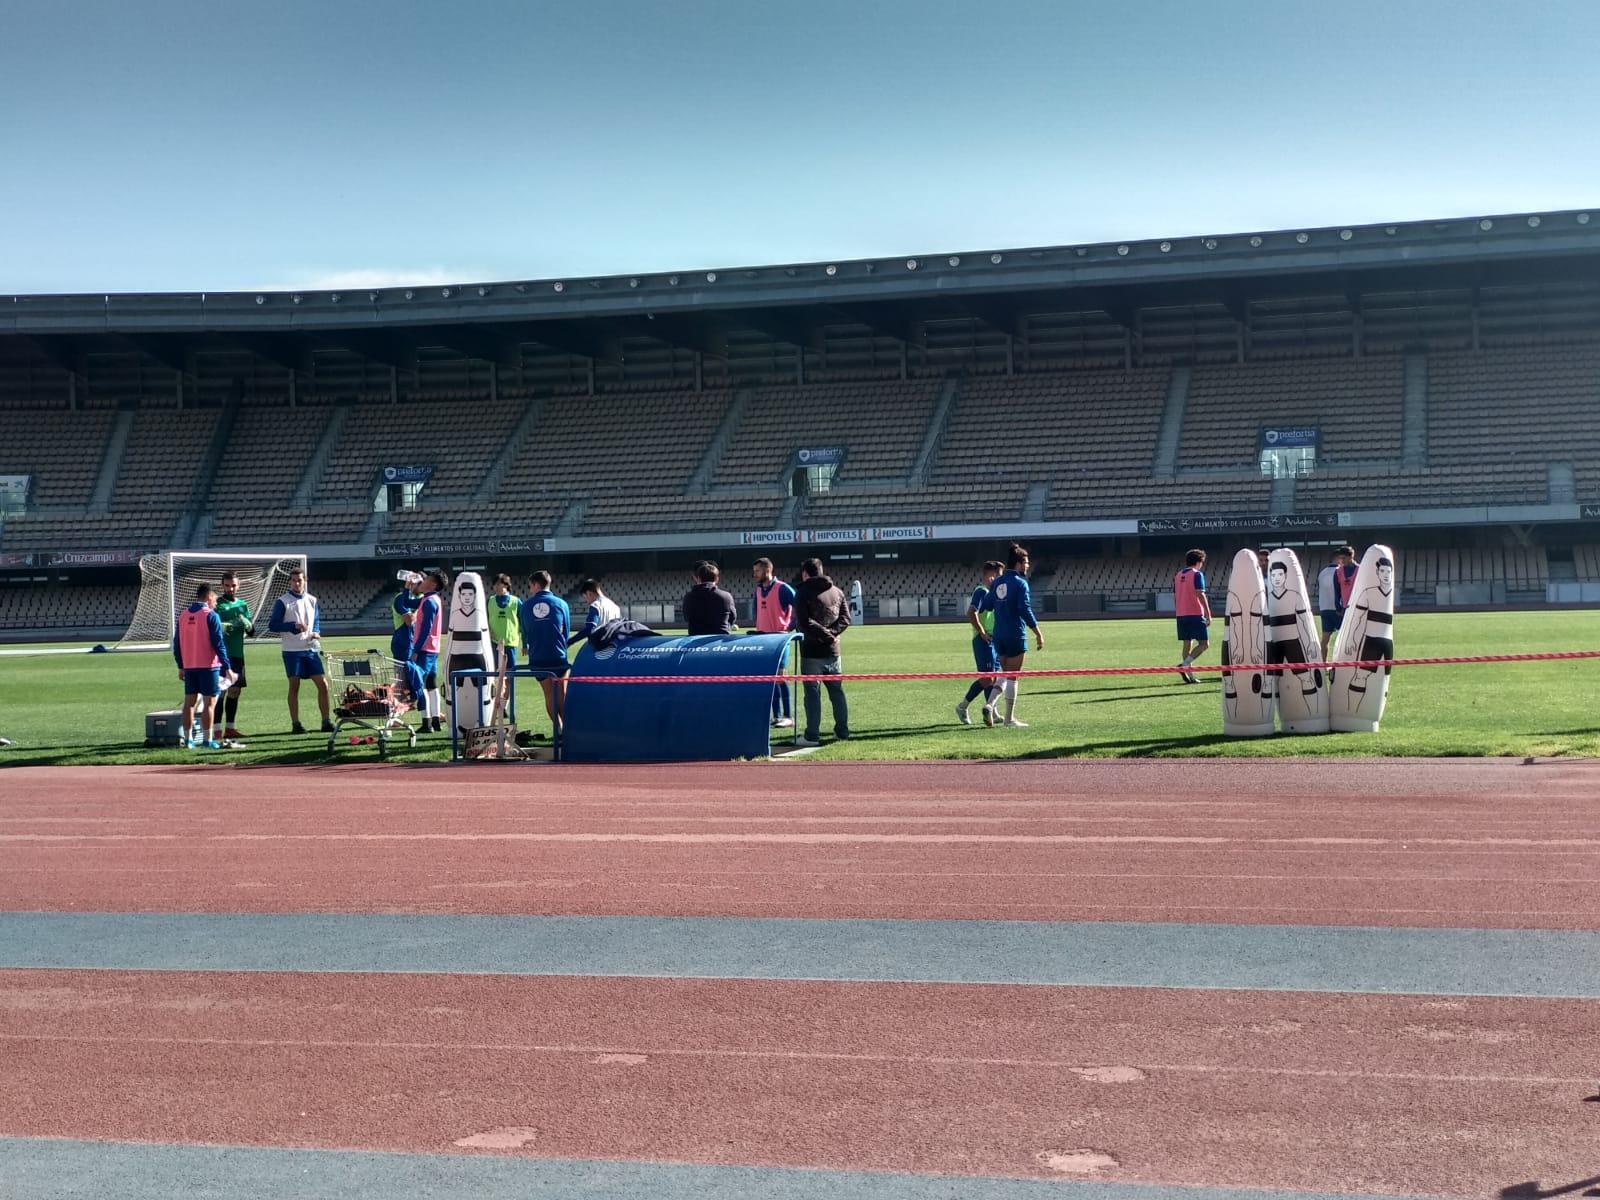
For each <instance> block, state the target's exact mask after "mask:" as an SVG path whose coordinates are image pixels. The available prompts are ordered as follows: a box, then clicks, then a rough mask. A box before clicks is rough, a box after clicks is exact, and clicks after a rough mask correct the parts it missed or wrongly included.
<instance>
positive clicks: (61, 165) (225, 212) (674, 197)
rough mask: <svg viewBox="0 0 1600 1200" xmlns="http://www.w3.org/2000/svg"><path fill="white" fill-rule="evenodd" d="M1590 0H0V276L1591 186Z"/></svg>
mask: <svg viewBox="0 0 1600 1200" xmlns="http://www.w3.org/2000/svg"><path fill="white" fill-rule="evenodd" d="M1597 113H1600V4H1597V3H1595V2H1594V0H1534V2H1532V3H1525V4H1512V3H1509V2H1506V3H1488V2H1485V0H1454V2H1452V3H1443V2H1436V0H1384V2H1381V3H1380V2H1377V0H1339V2H1338V3H1332V2H1329V0H1316V2H1307V0H1121V2H1120V3H1117V2H1112V3H1106V2H1105V0H1094V2H1082V0H963V2H961V3H955V2H951V0H917V2H914V3H913V2H910V0H785V2H779V0H670V2H669V0H657V2H654V3H646V2H645V0H567V2H563V3H552V2H546V0H426V2H415V0H386V2H384V3H377V2H356V0H265V2H263V0H207V2H205V3H200V2H187V0H137V2H132V3H130V2H129V0H0V295H11V294H29V293H45V292H140V291H185V292H198V291H223V290H234V289H239V290H253V289H258V288H303V289H314V288H330V289H333V288H339V287H357V286H383V285H386V284H397V283H404V282H442V281H458V282H469V281H478V280H500V279H547V278H551V279H554V278H562V277H581V276H583V275H586V274H611V273H628V272H650V271H659V270H667V269H673V268H683V269H689V268H694V267H724V266H735V265H747V264H752V265H753V264H766V263H781V262H802V261H816V260H830V259H848V258H863V257H873V256H898V255H903V254H934V253H940V252H945V251H962V250H969V251H971V250H987V249H992V248H1006V247H1016V246H1036V245H1064V244H1065V245H1071V244H1077V243H1082V242H1095V241H1105V240H1117V241H1120V240H1127V239H1137V238H1142V237H1156V236H1184V235H1198V234H1215V233H1228V232H1237V231H1242V230H1253V229H1283V228H1292V227H1298V226H1318V225H1340V224H1358V223H1362V222H1389V221H1405V220H1411V219H1420V218H1427V217H1440V216H1466V215H1479V214H1485V213H1502V212H1519V211H1531V210H1551V209H1563V208H1584V207H1589V206H1594V207H1596V208H1597V209H1600V121H1597V120H1596V114H1597Z"/></svg>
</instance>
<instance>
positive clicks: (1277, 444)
mask: <svg viewBox="0 0 1600 1200" xmlns="http://www.w3.org/2000/svg"><path fill="white" fill-rule="evenodd" d="M1320 440H1321V434H1320V432H1319V431H1318V429H1317V428H1316V427H1315V426H1314V425H1297V426H1295V427H1293V428H1290V429H1263V430H1262V431H1261V448H1262V449H1263V450H1269V449H1270V450H1292V449H1294V448H1296V447H1299V446H1310V447H1311V448H1312V449H1313V450H1315V449H1316V448H1317V443H1318V441H1320Z"/></svg>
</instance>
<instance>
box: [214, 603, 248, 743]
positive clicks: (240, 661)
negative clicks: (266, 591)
mask: <svg viewBox="0 0 1600 1200" xmlns="http://www.w3.org/2000/svg"><path fill="white" fill-rule="evenodd" d="M217 616H218V617H220V618H221V619H222V640H223V643H224V644H225V645H226V646H227V647H228V661H229V662H231V663H232V664H233V669H234V670H235V671H237V672H238V673H239V680H238V682H237V683H235V684H234V685H233V686H232V687H231V688H229V689H228V694H227V696H226V697H224V699H223V701H222V719H223V727H224V728H223V730H222V737H223V739H224V740H225V741H239V740H242V739H243V738H244V734H242V733H240V732H239V730H238V727H237V726H236V725H235V724H234V722H235V720H236V719H237V718H238V715H239V693H240V692H242V691H243V690H244V687H245V678H244V639H245V638H247V637H249V636H251V635H252V634H254V633H255V631H256V627H255V622H254V621H252V620H251V618H250V605H249V604H248V603H247V602H246V601H245V598H244V597H243V596H241V595H239V579H238V576H236V575H235V574H234V573H233V572H232V571H224V572H223V573H222V595H221V596H219V597H217Z"/></svg>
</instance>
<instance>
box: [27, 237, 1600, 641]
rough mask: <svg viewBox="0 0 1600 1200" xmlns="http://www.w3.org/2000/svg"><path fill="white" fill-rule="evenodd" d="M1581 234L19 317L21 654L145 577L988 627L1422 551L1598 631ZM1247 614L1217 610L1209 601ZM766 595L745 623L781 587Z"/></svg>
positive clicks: (514, 286) (740, 272) (1599, 446)
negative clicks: (464, 573) (1315, 561)
mask: <svg viewBox="0 0 1600 1200" xmlns="http://www.w3.org/2000/svg"><path fill="white" fill-rule="evenodd" d="M1597 266H1600V220H1595V221H1593V222H1591V220H1590V214H1588V213H1584V212H1557V213H1538V214H1519V215H1514V216H1493V217H1474V218H1461V219H1451V220H1442V221H1432V222H1420V223H1408V224H1401V225H1378V226H1353V227H1349V228H1328V229H1305V230H1286V231H1278V232H1266V233H1258V234H1238V235H1228V236H1217V237H1188V238H1181V239H1179V238H1174V239H1171V240H1162V241H1149V242H1132V243H1123V244H1116V243H1111V244H1095V245H1078V246H1060V247H1047V248H1039V249H1022V250H1000V251H984V252H980V253H960V254H941V255H937V256H932V257H927V258H920V259H892V260H890V259H880V260H872V261H852V262H844V261H841V262H836V263H813V264H797V265H787V266H785V265H778V266H766V267H756V268H737V269H727V270H721V269H719V270H712V271H707V270H701V271H695V272H689V271H684V272H680V273H678V274H661V275H650V276H638V277H605V278H594V279H581V278H580V279H564V280H544V281H528V282H506V283H500V282H497V283H488V284H462V285H459V286H439V285H430V286H427V287H423V286H421V285H419V286H417V287H414V288H382V289H378V290H366V289H363V290H357V291H348V292H318V293H310V292H307V293H299V294H292V293H262V294H255V293H246V294H235V293H230V294H226V295H218V294H204V295H113V296H13V297H0V421H3V422H4V426H5V430H6V433H5V436H4V437H3V438H0V501H3V505H0V510H3V511H0V637H3V638H5V639H6V640H18V639H21V638H27V637H37V638H45V637H57V636H64V635H66V634H67V633H69V632H70V633H72V634H74V635H84V634H89V635H96V636H98V635H100V634H109V633H115V632H118V631H119V630H120V628H121V627H123V626H125V625H126V623H127V620H128V615H129V613H130V612H131V610H132V606H133V602H134V599H135V597H136V595H137V592H138V569H137V562H138V559H139V556H140V555H141V554H142V553H144V552H147V551H152V550H161V549H168V548H184V549H194V550H205V549H227V550H252V549H261V550H274V551H277V550H288V549H293V550H297V551H303V552H305V553H306V554H308V555H309V557H310V559H311V561H312V574H313V577H314V578H315V579H316V581H317V587H318V590H319V591H320V593H321V594H322V595H323V597H324V601H325V604H326V605H327V611H328V613H329V616H330V617H331V618H333V620H334V622H336V623H345V624H347V625H349V624H352V623H354V624H358V625H359V624H361V623H376V624H381V623H383V622H384V620H385V619H386V618H385V616H384V612H383V605H384V603H385V600H386V597H387V595H388V593H389V592H390V590H391V589H392V586H393V584H392V580H393V573H394V568H395V567H396V566H399V565H403V566H421V565H425V564H427V563H442V564H444V565H449V566H461V565H464V564H468V563H471V564H474V565H477V566H481V567H487V568H488V569H490V570H496V569H508V570H513V571H516V572H518V573H523V572H525V571H526V569H527V568H528V566H529V565H530V564H531V563H533V562H534V561H537V562H538V563H540V564H541V565H548V566H550V567H551V568H552V569H553V570H554V571H555V572H556V574H557V577H558V586H559V587H561V588H563V589H565V590H568V591H570V590H571V589H572V588H573V587H574V586H575V584H576V581H577V580H578V579H579V578H580V577H581V576H583V575H585V574H599V575H601V576H603V577H605V578H606V579H607V580H608V590H609V591H610V593H611V595H612V596H613V597H614V598H616V599H617V600H618V601H619V602H621V603H622V604H623V605H624V607H625V608H626V609H627V610H628V611H629V612H630V613H631V614H633V615H635V616H637V617H640V618H641V619H646V620H651V621H658V622H670V621H672V620H673V619H674V618H675V613H674V605H675V603H676V601H677V599H678V598H679V597H680V596H681V594H682V592H683V590H684V586H685V584H686V581H687V564H688V563H689V562H690V561H692V560H693V559H694V558H696V557H698V556H700V555H702V554H707V555H711V556H713V557H716V558H718V559H720V560H722V561H724V562H725V564H727V568H728V571H729V575H730V577H731V578H732V579H733V580H735V581H739V580H742V579H743V576H744V571H745V570H746V569H747V566H748V562H749V560H751V559H753V558H755V557H756V556H758V555H760V554H769V555H771V556H772V557H773V558H775V559H777V560H779V562H780V564H781V565H782V566H783V568H784V569H785V570H788V569H790V568H792V567H793V565H794V563H795V562H797V561H798V560H799V559H800V558H801V557H807V556H809V555H811V554H820V555H822V556H824V557H826V558H828V559H829V560H830V561H831V562H832V563H833V564H834V568H835V573H836V574H837V575H839V576H840V577H841V578H847V579H857V580H860V581H861V583H862V585H863V589H864V592H865V595H866V597H867V614H868V617H869V619H890V620H893V619H902V618H912V617H916V618H922V619H928V618H952V619H954V618H958V617H960V615H961V613H962V610H963V607H964V604H965V597H966V594H967V592H968V591H969V590H970V587H971V583H972V576H973V568H974V564H976V563H978V562H980V561H982V560H983V559H985V558H988V557H991V556H992V555H993V553H994V552H995V548H996V544H997V543H998V542H1000V541H1001V540H1002V539H1005V538H1009V537H1012V536H1022V537H1025V538H1027V539H1028V540H1029V541H1030V542H1031V544H1032V545H1033V546H1034V549H1035V560H1036V563H1037V567H1036V572H1035V575H1036V583H1037V589H1038V591H1039V592H1040V593H1041V596H1042V599H1043V604H1044V607H1045V609H1046V611H1047V612H1053V613H1058V614H1064V615H1069V614H1088V613H1095V614H1104V613H1130V614H1133V613H1149V612H1154V611H1157V610H1158V606H1159V605H1160V604H1161V603H1162V602H1163V595H1164V593H1165V592H1166V591H1167V589H1168V588H1169V586H1170V579H1171V574H1172V569H1173V562H1174V558H1175V556H1176V555H1177V554H1178V553H1179V552H1181V551H1182V550H1183V549H1186V548H1188V547H1189V546H1191V545H1197V546H1201V547H1204V548H1207V549H1208V550H1210V551H1212V552H1213V554H1224V553H1225V552H1231V550H1233V549H1236V548H1237V546H1238V545H1239V544H1241V542H1242V543H1244V544H1249V543H1250V542H1252V541H1254V542H1259V543H1261V544H1270V545H1293V546H1296V547H1304V548H1306V549H1307V551H1308V552H1309V553H1310V554H1311V555H1312V556H1313V557H1316V556H1317V555H1319V554H1322V553H1323V552H1324V550H1325V548H1326V547H1328V546H1330V545H1333V544H1337V543H1339V542H1343V541H1347V540H1349V541H1356V542H1358V543H1359V542H1365V541H1371V540H1376V539H1379V538H1380V537H1381V539H1382V540H1384V541H1386V542H1389V543H1390V544H1393V545H1395V546H1396V547H1397V548H1400V549H1402V550H1403V551H1405V553H1404V555H1403V558H1402V562H1403V570H1402V575H1403V578H1402V581H1401V582H1402V593H1403V602H1404V603H1405V604H1407V605H1408V606H1411V607H1428V606H1445V607H1448V606H1460V605H1487V604H1529V605H1531V604H1563V603H1583V602H1588V603H1593V602H1595V601H1597V600H1600V422H1597V420H1596V414H1597V413H1600V272H1597V270H1596V267H1597ZM1213 582H1214V585H1215V586H1219V587H1220V586H1221V585H1222V583H1223V580H1222V578H1221V573H1220V572H1219V573H1217V576H1216V578H1215V579H1214V581H1213ZM736 590H739V591H742V590H743V589H742V588H738V589H736Z"/></svg>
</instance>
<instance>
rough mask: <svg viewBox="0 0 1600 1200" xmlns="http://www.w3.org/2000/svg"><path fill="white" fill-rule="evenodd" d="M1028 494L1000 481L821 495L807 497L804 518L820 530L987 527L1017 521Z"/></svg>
mask: <svg viewBox="0 0 1600 1200" xmlns="http://www.w3.org/2000/svg"><path fill="white" fill-rule="evenodd" d="M1027 490H1028V489H1027V484H1026V483H1025V482H1023V481H1021V480H1000V481H990V482H987V483H981V484H980V483H974V484H971V485H959V486H954V487H931V488H926V489H923V490H920V491H893V492H891V491H860V492H858V491H837V492H822V493H819V494H817V495H815V496H810V497H807V499H806V502H805V512H804V519H805V523H806V524H807V525H811V526H817V527H820V528H827V527H829V526H834V527H837V526H844V525H861V524H880V523H886V524H894V525H901V524H915V523H917V522H921V521H938V522H941V523H945V524H962V523H968V522H980V523H983V524H986V525H987V524H992V523H994V522H996V521H1015V520H1017V518H1018V517H1020V516H1021V515H1022V499H1023V495H1024V494H1025V493H1026V492H1027Z"/></svg>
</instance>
